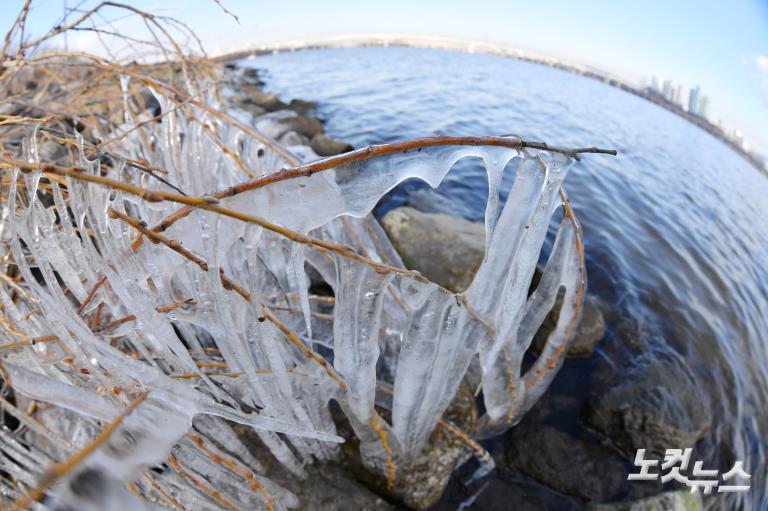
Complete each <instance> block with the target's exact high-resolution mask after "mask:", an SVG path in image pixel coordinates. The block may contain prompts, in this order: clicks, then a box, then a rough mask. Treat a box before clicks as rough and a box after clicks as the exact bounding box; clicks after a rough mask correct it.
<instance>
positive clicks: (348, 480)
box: [234, 425, 394, 511]
mask: <svg viewBox="0 0 768 511" xmlns="http://www.w3.org/2000/svg"><path fill="white" fill-rule="evenodd" d="M234 430H235V431H236V432H237V434H238V436H239V437H240V439H241V440H242V441H243V443H244V444H245V446H246V447H247V448H248V450H249V451H250V452H251V454H253V456H254V457H256V459H258V460H259V462H261V464H262V465H263V467H264V473H265V474H269V478H270V480H272V481H274V482H275V483H276V484H278V485H280V486H282V487H283V488H285V489H286V490H288V491H290V492H291V493H293V494H294V495H295V496H296V497H298V500H299V506H298V508H295V509H298V510H299V511H316V510H319V511H337V510H340V511H357V510H364V511H394V508H393V507H392V506H391V505H390V504H388V503H387V502H386V501H384V499H382V498H381V497H379V496H378V495H376V494H375V493H373V492H372V491H371V490H369V489H368V488H366V487H365V486H364V485H363V484H361V483H359V482H358V481H357V480H356V478H355V476H356V474H354V473H351V472H350V471H348V470H347V469H346V468H345V467H344V466H342V465H340V464H338V463H326V464H309V465H306V466H305V467H304V470H305V471H306V473H307V478H306V479H301V478H299V477H297V476H295V475H293V474H291V473H290V472H289V471H288V470H287V469H286V468H285V467H284V466H283V465H282V464H280V462H278V461H277V460H276V459H275V458H274V457H273V456H272V455H270V454H269V450H268V449H267V448H266V447H265V446H264V444H263V443H262V442H261V440H260V439H259V438H258V436H257V435H256V434H255V433H254V432H253V429H252V428H249V427H245V426H241V425H235V426H234Z"/></svg>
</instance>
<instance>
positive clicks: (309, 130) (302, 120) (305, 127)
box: [279, 115, 323, 139]
mask: <svg viewBox="0 0 768 511" xmlns="http://www.w3.org/2000/svg"><path fill="white" fill-rule="evenodd" d="M279 122H280V123H281V124H283V125H284V126H285V127H286V129H288V130H292V131H295V132H297V133H299V134H301V135H304V136H305V137H307V138H309V139H312V138H313V137H314V136H315V135H319V134H321V133H322V132H323V125H322V123H321V122H320V121H318V120H317V119H314V118H312V117H307V116H306V115H295V116H291V117H283V118H282V119H281V120H280V121H279Z"/></svg>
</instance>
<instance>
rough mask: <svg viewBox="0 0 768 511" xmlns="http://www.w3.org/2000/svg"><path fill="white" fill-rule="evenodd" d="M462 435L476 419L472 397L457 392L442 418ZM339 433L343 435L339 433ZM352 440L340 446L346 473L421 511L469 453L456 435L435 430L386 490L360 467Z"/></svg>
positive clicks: (376, 477)
mask: <svg viewBox="0 0 768 511" xmlns="http://www.w3.org/2000/svg"><path fill="white" fill-rule="evenodd" d="M443 417H444V418H445V419H446V420H448V421H450V422H451V424H453V425H454V426H455V427H457V428H459V429H460V430H462V431H471V430H472V427H473V424H474V422H475V420H476V418H477V408H476V403H475V398H474V395H473V394H472V393H471V392H468V391H466V388H465V391H462V390H460V391H459V392H457V394H456V396H455V397H454V399H453V401H452V402H451V405H450V406H449V407H448V409H447V410H446V412H445V414H444V416H443ZM340 433H341V434H342V435H344V432H343V429H342V430H340ZM357 444H358V442H357V441H356V439H355V438H352V439H351V441H348V442H346V443H345V444H344V445H343V446H342V452H343V453H344V458H345V461H346V463H347V465H348V468H349V470H350V472H352V473H354V474H356V475H357V477H358V478H359V479H360V480H361V481H363V482H365V484H366V485H367V486H369V487H370V488H372V489H373V490H375V491H376V492H377V493H379V494H381V495H389V496H391V497H392V498H393V499H396V500H398V501H400V502H402V503H404V504H405V505H406V506H408V508H410V509H416V510H424V509H429V508H431V507H432V506H434V505H435V504H436V503H437V502H438V501H439V500H440V498H441V497H442V495H443V492H444V491H445V488H446V486H447V485H448V481H449V480H450V479H451V475H452V474H453V472H454V469H455V468H456V465H457V464H458V462H459V460H461V459H462V458H463V457H464V456H466V455H467V454H468V453H470V452H471V451H470V447H469V446H468V445H467V444H466V443H465V441H464V440H462V439H461V438H459V437H458V436H457V435H456V434H454V433H452V432H450V431H449V430H447V429H446V428H445V427H441V426H438V427H437V428H436V429H435V431H434V432H433V433H432V436H431V437H430V439H429V443H427V445H426V446H425V447H424V449H423V450H422V451H421V452H420V453H418V455H416V456H414V457H413V458H412V459H411V460H410V461H409V462H408V463H400V464H398V465H397V471H396V477H395V481H394V485H393V486H392V487H391V488H389V487H388V486H387V480H386V478H385V477H384V476H382V475H381V474H378V473H377V474H374V473H371V472H369V471H368V470H367V469H366V468H365V466H364V465H363V463H362V460H361V459H360V456H359V450H358V447H357Z"/></svg>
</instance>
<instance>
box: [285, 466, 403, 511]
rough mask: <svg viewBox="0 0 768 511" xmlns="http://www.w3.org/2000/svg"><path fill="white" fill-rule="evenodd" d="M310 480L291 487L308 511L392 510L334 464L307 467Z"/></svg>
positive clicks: (302, 507) (300, 507)
mask: <svg viewBox="0 0 768 511" xmlns="http://www.w3.org/2000/svg"><path fill="white" fill-rule="evenodd" d="M307 474H308V476H309V477H307V479H306V480H305V481H298V484H294V485H293V486H288V488H289V489H290V490H291V491H292V492H293V493H294V494H295V495H296V496H297V497H298V498H299V508H298V509H300V510H306V511H358V510H361V511H390V510H394V508H393V507H392V506H391V505H389V504H388V503H387V502H386V501H385V500H384V499H382V498H381V497H379V496H378V495H376V494H375V493H373V492H371V491H370V490H369V489H368V488H366V487H365V486H363V485H362V484H360V483H358V482H357V481H355V480H354V479H353V478H352V477H351V476H350V475H349V474H348V473H347V472H346V471H344V470H343V469H342V468H340V467H338V466H336V465H334V464H330V463H329V464H326V465H319V466H309V467H307Z"/></svg>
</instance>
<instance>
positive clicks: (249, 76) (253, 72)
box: [241, 67, 264, 85]
mask: <svg viewBox="0 0 768 511" xmlns="http://www.w3.org/2000/svg"><path fill="white" fill-rule="evenodd" d="M241 73H242V74H243V78H245V79H246V80H247V81H249V82H251V83H255V84H257V85H264V82H262V81H261V78H259V70H258V69H256V68H255V67H244V68H243V70H242V71H241Z"/></svg>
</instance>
